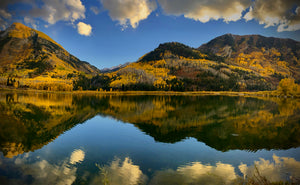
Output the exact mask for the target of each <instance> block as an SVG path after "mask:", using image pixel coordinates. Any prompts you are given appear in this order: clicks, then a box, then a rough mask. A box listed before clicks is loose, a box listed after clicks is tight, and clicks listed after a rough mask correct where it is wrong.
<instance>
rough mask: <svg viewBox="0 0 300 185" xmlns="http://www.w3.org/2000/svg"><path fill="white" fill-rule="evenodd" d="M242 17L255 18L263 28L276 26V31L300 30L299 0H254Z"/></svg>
mask: <svg viewBox="0 0 300 185" xmlns="http://www.w3.org/2000/svg"><path fill="white" fill-rule="evenodd" d="M244 19H246V20H247V21H248V20H252V19H256V20H258V21H259V23H260V24H264V25H265V28H268V27H270V26H277V31H278V32H282V31H295V30H300V1H299V0H256V1H255V2H253V5H252V6H251V8H250V10H249V12H247V14H246V15H245V16H244Z"/></svg>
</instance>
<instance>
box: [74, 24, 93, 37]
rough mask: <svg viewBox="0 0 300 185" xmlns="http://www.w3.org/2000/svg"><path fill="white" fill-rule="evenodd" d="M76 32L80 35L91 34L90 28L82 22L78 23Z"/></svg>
mask: <svg viewBox="0 0 300 185" xmlns="http://www.w3.org/2000/svg"><path fill="white" fill-rule="evenodd" d="M77 31H78V33H79V34H80V35H85V36H90V35H91V34H92V26H91V25H89V24H85V23H83V22H79V23H78V24H77Z"/></svg>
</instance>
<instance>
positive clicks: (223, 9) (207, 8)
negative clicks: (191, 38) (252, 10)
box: [158, 0, 251, 23]
mask: <svg viewBox="0 0 300 185" xmlns="http://www.w3.org/2000/svg"><path fill="white" fill-rule="evenodd" d="M158 2H159V4H160V5H161V6H162V8H163V9H164V11H165V12H166V13H167V14H169V15H177V16H178V15H184V17H186V18H190V19H194V20H197V21H200V22H203V23H206V22H208V21H210V20H219V19H223V20H224V21H225V22H229V21H237V20H239V19H241V17H242V12H243V11H244V10H246V9H247V8H248V7H249V5H250V2H251V1H250V0H223V1H221V0H210V1H201V0H185V1H182V0H158Z"/></svg>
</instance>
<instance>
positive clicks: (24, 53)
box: [0, 23, 99, 90]
mask: <svg viewBox="0 0 300 185" xmlns="http://www.w3.org/2000/svg"><path fill="white" fill-rule="evenodd" d="M98 72H99V70H98V69H97V68H96V67H94V66H92V65H90V64H89V63H87V62H84V61H80V60H79V59H77V58H76V57H74V56H73V55H71V54H69V53H68V52H67V51H66V50H65V49H64V48H63V47H62V46H61V45H59V44H58V43H56V42H55V41H54V40H52V39H51V38H50V37H49V36H47V35H46V34H44V33H42V32H40V31H37V30H34V29H32V28H29V27H27V26H25V25H23V24H21V23H14V24H12V25H11V26H10V27H9V28H8V29H7V30H5V31H2V32H1V33H0V83H1V84H2V85H8V86H15V87H30V88H34V89H43V90H72V89H73V80H76V79H77V78H78V76H79V75H87V76H92V75H95V74H97V73H98Z"/></svg>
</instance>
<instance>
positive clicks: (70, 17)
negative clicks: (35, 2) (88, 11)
mask: <svg viewBox="0 0 300 185" xmlns="http://www.w3.org/2000/svg"><path fill="white" fill-rule="evenodd" d="M43 2H44V5H43V6H42V8H38V7H34V8H33V9H32V10H31V11H30V15H31V16H33V17H41V18H42V19H43V20H45V21H46V22H48V23H49V24H55V23H56V22H57V21H70V22H72V23H73V22H74V21H76V20H78V19H84V18H85V7H84V5H83V4H82V2H81V1H80V0H51V1H49V0H43Z"/></svg>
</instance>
